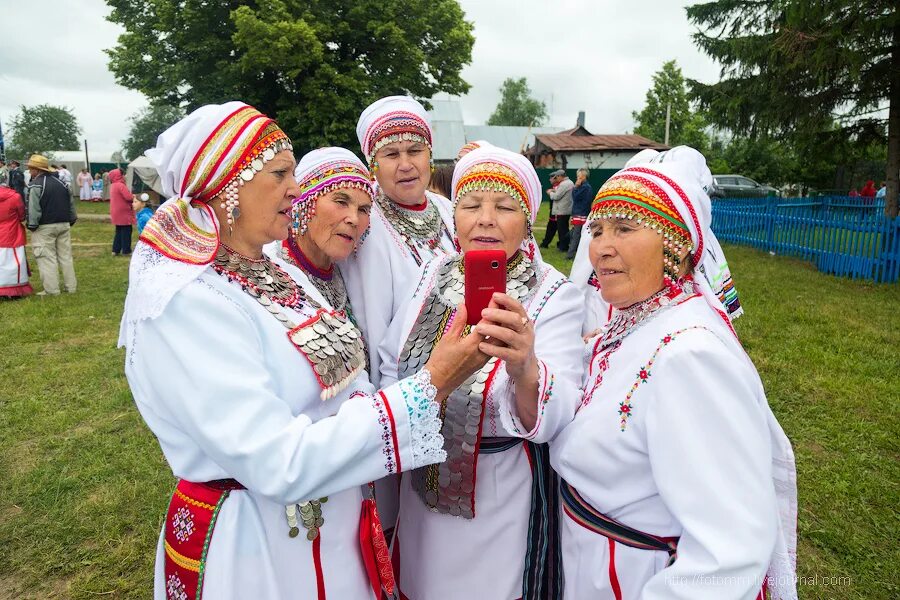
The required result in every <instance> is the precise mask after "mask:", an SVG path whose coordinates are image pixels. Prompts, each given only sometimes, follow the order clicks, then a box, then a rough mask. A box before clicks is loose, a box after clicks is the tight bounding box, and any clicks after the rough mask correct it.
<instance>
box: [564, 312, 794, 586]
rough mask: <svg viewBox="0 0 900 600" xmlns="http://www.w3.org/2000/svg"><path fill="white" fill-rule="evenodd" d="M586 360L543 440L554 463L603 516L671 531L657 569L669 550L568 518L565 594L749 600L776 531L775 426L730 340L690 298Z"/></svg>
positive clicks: (748, 366)
mask: <svg viewBox="0 0 900 600" xmlns="http://www.w3.org/2000/svg"><path fill="white" fill-rule="evenodd" d="M595 342H596V339H594V340H591V341H590V342H589V344H588V347H589V348H593V347H594V346H595ZM589 354H590V351H589ZM590 359H591V360H590V367H589V369H588V372H587V373H586V374H585V380H586V383H585V390H586V392H585V396H584V398H583V400H582V405H581V406H580V408H579V410H578V413H577V416H576V417H575V420H574V421H573V422H572V423H570V424H569V425H568V426H567V427H566V428H565V429H564V430H563V431H562V432H561V433H560V434H559V435H558V436H557V438H556V439H555V440H554V441H553V442H551V445H550V453H551V462H552V464H553V467H554V468H555V469H556V471H557V472H558V473H559V475H560V477H561V478H562V479H563V480H564V481H566V482H568V483H569V484H570V485H571V486H572V487H574V488H575V489H576V490H577V491H578V492H579V493H580V495H581V496H582V497H583V498H584V499H585V500H586V501H587V502H588V503H589V504H590V505H591V506H593V507H594V508H595V509H596V510H598V511H599V512H601V513H603V514H604V515H607V516H609V517H611V518H613V519H616V520H618V521H620V522H622V523H624V524H625V525H628V526H629V527H632V528H635V529H638V530H640V531H643V532H646V533H650V534H653V535H657V536H662V537H675V536H680V538H681V539H680V542H679V544H678V554H677V560H676V561H675V562H674V564H673V565H672V566H670V567H668V568H665V565H666V563H667V561H668V558H669V557H668V554H667V553H666V552H660V551H654V550H640V549H635V548H631V547H628V546H625V545H623V544H621V543H616V542H612V541H610V540H609V539H607V538H606V537H604V536H602V535H600V534H597V533H595V532H593V531H590V530H588V529H586V528H585V527H583V526H582V525H581V524H579V523H578V522H576V521H575V520H573V519H572V517H571V516H569V515H568V514H564V516H563V517H562V532H561V538H562V546H563V567H564V571H565V597H566V598H575V599H581V598H595V599H606V598H609V599H612V598H623V599H637V598H640V599H642V600H651V599H652V600H657V599H658V600H663V599H665V600H671V599H674V598H690V599H692V600H697V599H710V600H712V599H715V600H721V599H723V598H728V599H730V600H737V599H753V598H756V597H757V595H758V594H759V592H760V588H761V586H762V584H763V578H764V577H765V575H766V570H767V568H768V567H769V565H770V560H771V559H772V557H773V548H775V547H776V538H778V537H779V536H780V535H781V525H780V521H779V510H778V505H777V502H776V492H775V486H774V485H773V447H774V446H773V443H772V440H773V439H774V438H775V437H776V436H777V435H778V434H780V436H782V437H783V436H784V434H783V432H782V431H781V429H780V427H778V425H777V422H775V420H774V417H772V415H771V411H770V410H769V407H768V404H767V402H766V397H765V393H764V391H763V388H762V385H761V383H760V380H759V377H758V375H757V374H756V370H755V368H754V367H753V366H752V363H751V362H750V361H749V358H748V357H747V356H746V355H745V353H744V351H743V349H742V348H741V347H740V345H739V343H738V342H737V340H736V338H735V337H734V336H733V334H732V333H731V332H730V331H729V330H728V328H727V326H726V325H725V324H724V322H723V321H722V320H721V318H720V317H719V316H718V315H716V314H715V313H714V312H713V311H712V310H711V309H710V308H709V306H708V304H707V303H706V301H705V300H704V299H703V298H702V297H700V296H694V297H692V298H690V299H688V300H686V301H685V302H683V303H681V304H679V305H677V306H670V307H668V308H665V309H662V310H661V312H660V313H659V314H657V315H655V316H654V317H652V318H651V319H650V320H648V321H647V322H646V323H645V324H643V325H642V326H639V327H638V328H636V329H635V330H634V331H632V333H631V334H630V335H628V336H627V337H626V338H625V339H624V340H623V341H622V344H621V346H620V347H619V348H618V349H617V350H615V351H613V352H612V354H611V355H609V356H608V357H606V353H605V352H603V351H601V352H599V353H598V354H597V355H595V356H591V357H590ZM772 423H774V427H775V428H777V431H774V432H773V431H772V430H770V428H771V427H773V425H772ZM770 434H771V435H772V436H773V437H772V438H770ZM784 440H785V442H786V438H784ZM788 451H789V448H788ZM616 587H618V588H619V590H620V591H619V592H618V593H617V592H616V591H615V589H614V588H616Z"/></svg>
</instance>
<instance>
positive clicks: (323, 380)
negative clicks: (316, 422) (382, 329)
mask: <svg viewBox="0 0 900 600" xmlns="http://www.w3.org/2000/svg"><path fill="white" fill-rule="evenodd" d="M288 338H289V339H290V340H291V343H293V344H294V346H296V348H297V350H299V351H300V353H301V354H303V356H305V357H306V359H307V360H308V361H309V364H310V366H312V369H313V374H314V375H315V376H316V381H318V382H319V385H320V386H321V388H322V392H321V394H320V395H321V397H322V400H328V399H329V398H334V397H335V396H336V395H338V394H339V393H340V392H341V391H343V390H344V389H345V388H346V387H347V386H348V385H350V383H351V382H352V381H353V380H354V379H356V377H357V376H358V375H359V374H360V373H361V372H362V370H363V369H364V368H365V364H366V352H365V347H364V346H363V341H362V335H361V334H360V332H359V330H358V329H357V328H356V326H355V325H354V324H353V323H352V322H351V321H350V319H349V318H348V317H347V315H346V313H344V312H335V311H330V310H326V309H324V308H320V309H319V310H318V311H316V314H315V316H313V317H312V318H311V319H309V320H307V321H305V322H303V323H301V324H300V325H297V326H296V327H294V328H292V329H291V330H290V331H288Z"/></svg>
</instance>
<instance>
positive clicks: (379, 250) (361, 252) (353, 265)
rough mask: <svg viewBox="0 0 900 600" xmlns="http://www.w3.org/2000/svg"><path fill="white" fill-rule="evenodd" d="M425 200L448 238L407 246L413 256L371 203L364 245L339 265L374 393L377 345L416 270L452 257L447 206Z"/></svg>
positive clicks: (413, 281)
mask: <svg viewBox="0 0 900 600" xmlns="http://www.w3.org/2000/svg"><path fill="white" fill-rule="evenodd" d="M425 197H426V198H427V199H428V201H429V202H433V203H434V204H435V206H436V207H437V209H438V212H439V213H440V215H441V219H442V220H443V222H444V226H445V227H446V230H447V232H448V233H447V234H445V235H442V236H441V239H440V245H439V246H438V247H437V248H435V249H434V250H432V249H431V248H429V247H428V245H427V244H420V243H415V242H413V241H411V242H410V244H411V245H413V246H414V247H415V253H413V252H412V250H411V249H410V247H409V245H407V243H406V242H405V241H404V240H403V239H402V238H401V237H400V234H399V233H398V232H397V230H396V229H395V228H394V226H393V225H392V224H391V223H390V221H388V219H387V217H385V215H384V213H383V212H382V211H381V209H380V208H379V207H378V204H377V203H374V204H372V212H371V220H370V225H369V233H368V235H367V236H366V239H365V240H364V241H363V242H362V244H360V246H359V249H358V250H357V251H356V252H354V253H353V254H351V255H350V257H349V258H348V259H347V260H346V261H344V262H343V263H342V264H341V265H340V268H341V274H342V275H343V276H344V283H345V285H346V286H347V293H348V295H349V296H350V303H351V304H352V305H353V316H354V318H355V319H356V320H357V323H358V324H359V328H360V329H361V330H362V332H363V336H364V337H365V339H366V342H367V343H368V347H369V367H370V373H369V376H370V378H371V381H372V385H374V386H376V387H377V386H378V380H379V378H380V363H381V358H380V357H379V356H378V344H379V343H380V342H381V341H382V340H383V339H384V336H385V334H387V330H388V327H389V326H390V324H391V320H392V319H393V318H394V315H396V314H397V311H398V310H399V308H400V305H401V304H402V303H403V302H404V301H406V300H408V299H409V294H410V293H412V286H414V285H415V284H416V281H417V280H418V277H419V274H420V273H421V271H422V265H424V264H425V263H427V262H428V261H430V260H431V259H432V258H434V257H436V256H446V255H449V254H455V253H456V250H455V249H454V247H453V237H452V236H453V231H454V229H453V213H452V211H451V208H450V201H449V200H447V199H446V198H444V197H443V196H441V195H439V194H434V193H432V192H428V191H426V192H425ZM416 254H418V257H416Z"/></svg>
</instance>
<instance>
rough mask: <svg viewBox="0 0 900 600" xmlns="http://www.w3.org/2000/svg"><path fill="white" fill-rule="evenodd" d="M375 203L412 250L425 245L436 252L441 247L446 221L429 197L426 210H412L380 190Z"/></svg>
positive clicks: (426, 201) (426, 200)
mask: <svg viewBox="0 0 900 600" xmlns="http://www.w3.org/2000/svg"><path fill="white" fill-rule="evenodd" d="M375 203H376V204H377V205H378V207H379V208H380V209H381V212H382V213H383V214H384V217H385V219H387V220H388V222H389V223H390V224H391V225H392V226H393V227H394V229H396V230H397V233H398V234H399V235H400V237H401V238H403V241H404V242H405V243H406V245H407V246H409V247H410V248H414V247H415V245H416V244H419V243H424V244H426V245H427V246H428V248H429V249H431V250H434V249H435V248H437V247H438V245H440V241H441V235H442V234H443V233H444V231H445V227H444V221H443V219H441V213H440V212H439V211H438V209H437V206H436V205H435V204H434V202H432V201H431V200H429V199H428V198H427V197H426V199H425V203H426V205H425V208H424V209H422V210H411V209H408V208H405V207H404V206H402V205H400V204H398V203H396V202H394V201H393V200H391V199H390V198H388V197H387V196H385V195H384V191H383V190H382V189H381V188H379V189H378V193H377V194H376V195H375Z"/></svg>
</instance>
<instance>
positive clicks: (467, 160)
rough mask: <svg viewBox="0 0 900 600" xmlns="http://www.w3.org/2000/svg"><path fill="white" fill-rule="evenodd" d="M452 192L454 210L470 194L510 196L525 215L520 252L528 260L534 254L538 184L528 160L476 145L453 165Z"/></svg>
mask: <svg viewBox="0 0 900 600" xmlns="http://www.w3.org/2000/svg"><path fill="white" fill-rule="evenodd" d="M451 189H452V196H453V206H454V209H455V207H456V204H457V203H458V202H459V200H460V198H462V197H463V196H465V195H466V194H468V193H470V192H472V191H476V190H478V191H494V192H502V193H504V194H509V196H510V197H511V198H513V199H514V200H515V201H516V202H518V203H519V206H521V207H522V211H523V212H524V213H525V217H526V220H525V223H526V228H527V231H526V235H525V239H524V240H523V250H525V251H526V252H527V253H528V255H529V256H531V257H534V256H535V255H536V253H537V249H536V248H535V244H534V243H533V241H534V239H533V236H532V231H531V228H532V226H533V225H534V220H535V217H536V216H537V209H538V208H539V207H540V202H541V183H540V180H538V176H537V172H535V170H534V166H532V164H531V163H530V162H529V161H528V159H527V158H525V157H524V156H522V155H521V154H517V153H515V152H510V151H509V150H504V149H503V148H497V147H495V146H492V145H490V144H488V143H487V142H479V146H478V147H477V148H475V149H473V150H471V151H470V152H468V153H467V154H465V155H464V156H463V157H462V158H461V159H459V161H458V162H457V163H456V167H455V168H454V170H453V185H452V188H451Z"/></svg>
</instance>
